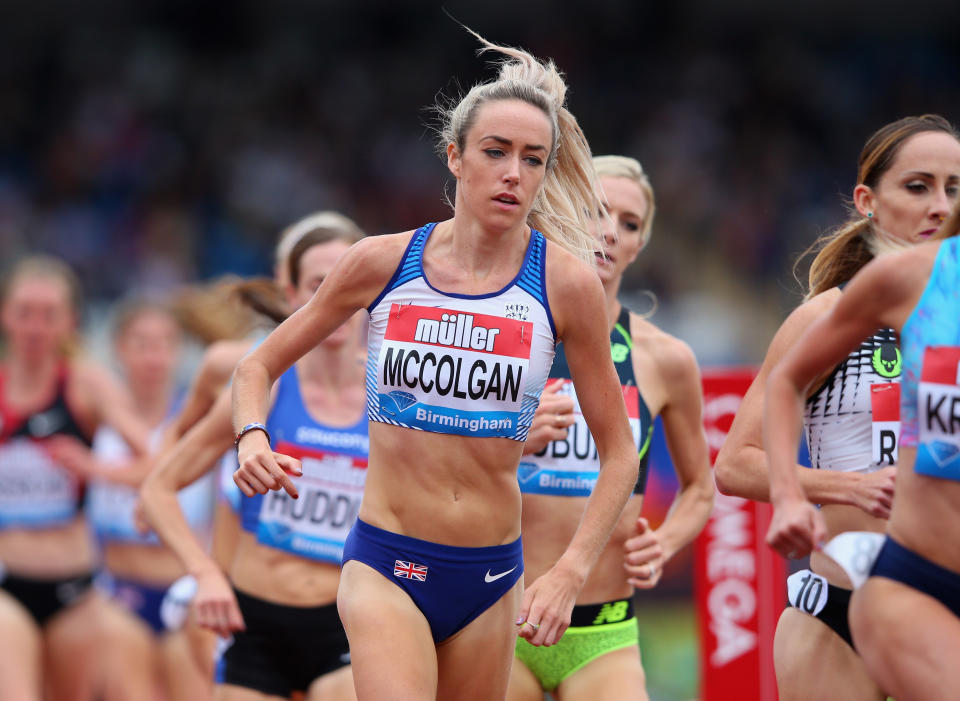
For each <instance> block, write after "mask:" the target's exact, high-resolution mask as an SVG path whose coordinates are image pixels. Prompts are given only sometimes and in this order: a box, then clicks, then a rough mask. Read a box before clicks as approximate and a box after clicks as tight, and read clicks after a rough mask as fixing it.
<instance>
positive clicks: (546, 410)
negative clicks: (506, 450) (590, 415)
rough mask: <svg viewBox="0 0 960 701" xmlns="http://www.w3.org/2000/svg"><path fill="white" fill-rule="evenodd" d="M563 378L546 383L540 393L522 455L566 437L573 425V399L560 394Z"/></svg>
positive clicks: (539, 449)
mask: <svg viewBox="0 0 960 701" xmlns="http://www.w3.org/2000/svg"><path fill="white" fill-rule="evenodd" d="M562 386H563V380H553V381H551V382H548V383H547V386H546V387H544V388H543V393H542V394H541V395H540V404H539V406H537V410H536V412H534V414H533V423H532V424H531V425H530V431H529V433H527V442H526V443H525V444H524V446H523V454H524V455H532V454H534V453H539V452H540V451H541V450H543V449H544V448H546V447H547V446H548V445H550V443H552V442H553V441H562V440H564V439H565V438H566V437H567V429H568V428H569V427H570V426H572V425H573V399H571V398H570V397H569V396H568V395H566V394H560V388H561V387H562Z"/></svg>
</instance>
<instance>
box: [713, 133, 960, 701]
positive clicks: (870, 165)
mask: <svg viewBox="0 0 960 701" xmlns="http://www.w3.org/2000/svg"><path fill="white" fill-rule="evenodd" d="M958 187H960V141H958V137H957V133H956V131H955V130H954V128H953V127H952V126H951V125H950V124H949V123H948V122H947V121H946V120H945V119H943V118H942V117H939V116H935V115H925V116H922V117H907V118H904V119H901V120H898V121H896V122H893V123H891V124H888V125H886V126H884V127H882V128H881V129H880V130H878V131H877V132H876V133H875V134H873V135H872V136H871V137H870V139H868V140H867V143H866V145H865V146H864V149H863V152H862V153H861V155H860V164H859V173H858V176H857V186H856V188H855V189H854V193H853V197H854V205H855V206H856V210H857V215H858V216H857V217H856V218H854V219H853V220H852V221H851V222H849V223H848V224H847V225H845V226H844V227H842V228H841V229H839V230H838V231H837V232H835V233H834V234H832V235H830V236H828V237H827V238H826V241H824V242H823V244H824V245H823V246H822V248H821V250H820V253H819V254H818V255H817V257H816V259H815V260H814V261H813V264H812V265H811V268H810V293H809V294H808V299H807V301H806V302H804V303H803V304H802V305H801V306H800V307H798V308H797V309H796V310H794V312H793V313H792V314H791V315H790V317H789V318H788V319H787V320H786V321H785V322H784V324H783V326H782V327H781V328H780V330H779V331H778V332H777V335H776V337H775V338H774V339H773V342H772V343H771V344H770V349H769V351H768V352H767V357H766V359H765V360H764V363H763V366H762V367H761V369H760V373H759V374H758V375H757V378H756V380H754V383H753V385H752V386H751V388H750V390H749V392H748V393H747V395H746V397H745V398H744V400H743V404H742V405H741V407H740V410H739V411H738V412H737V416H736V419H735V420H734V422H733V426H732V428H731V430H730V434H729V435H728V437H727V440H726V443H725V444H724V446H723V448H722V449H721V451H720V454H719V456H718V457H717V461H716V478H717V484H718V486H719V487H720V489H721V491H723V492H725V493H727V494H735V495H737V496H741V497H746V498H750V499H758V500H767V499H768V498H769V477H768V474H767V469H766V462H765V460H766V459H765V456H764V453H763V448H762V446H761V414H762V401H763V391H764V387H765V385H766V383H767V381H768V380H767V378H768V376H769V373H770V370H771V368H773V367H774V366H775V365H776V364H777V363H778V362H779V361H780V360H781V359H782V358H783V357H784V355H785V354H786V353H787V352H788V351H789V350H790V349H791V348H792V347H793V346H794V345H795V344H796V342H797V339H798V338H800V336H801V334H803V332H804V331H805V330H806V328H807V327H809V326H810V325H811V324H812V323H814V322H815V321H816V320H817V319H819V318H821V317H823V316H825V315H827V314H828V313H829V312H830V310H831V309H833V307H834V306H835V305H836V304H837V302H838V300H839V299H840V297H841V291H840V286H842V285H844V284H845V283H846V282H847V281H849V280H850V278H851V277H853V275H854V274H855V273H856V272H857V271H858V270H859V269H860V268H862V267H863V266H864V265H866V264H867V262H869V261H870V260H871V259H872V258H873V256H874V252H875V251H877V250H882V249H883V248H884V247H891V246H895V245H900V246H905V245H912V244H916V243H919V242H921V241H923V240H924V239H926V238H929V237H930V236H931V235H932V234H933V233H935V232H936V231H937V229H938V228H939V227H940V225H941V223H942V221H943V219H944V217H945V216H946V215H947V213H948V212H949V211H950V205H951V203H952V202H953V201H954V200H955V199H956V195H957V188H958ZM861 341H862V343H861V345H860V347H859V348H857V349H856V350H854V351H853V352H852V353H850V354H849V356H848V357H847V358H846V359H845V360H844V361H843V362H842V363H839V364H838V365H836V366H835V367H833V368H832V369H830V371H829V372H824V374H823V375H822V376H821V377H819V378H818V382H816V383H815V384H814V385H812V386H811V387H810V388H809V390H810V391H809V393H808V394H807V398H806V404H805V407H804V422H803V423H804V425H805V428H806V433H807V441H808V445H809V448H810V454H811V463H812V467H813V468H815V469H812V470H810V469H804V468H801V467H799V466H798V467H797V468H796V469H797V476H798V479H800V480H801V483H802V484H803V488H804V490H805V492H806V494H807V496H808V497H809V498H810V500H811V501H813V502H815V503H817V504H821V505H822V506H823V508H822V514H823V518H824V519H825V521H826V523H827V524H828V531H829V533H830V536H831V537H832V536H833V535H836V534H838V533H843V532H845V531H876V532H882V531H883V529H884V527H885V525H886V524H885V519H886V518H887V517H888V516H889V514H890V505H891V499H892V496H893V479H894V468H893V467H892V465H893V463H894V462H895V460H896V431H895V422H896V420H897V413H898V412H897V409H898V402H897V396H898V392H899V388H898V385H897V383H898V382H899V379H900V371H901V354H900V350H899V349H898V346H897V335H896V333H895V332H894V331H893V330H891V329H889V328H881V329H874V330H872V332H871V333H869V334H865V335H864V338H862V339H861ZM810 565H811V570H812V572H811V571H810V570H804V571H801V572H798V573H796V574H794V575H793V576H792V577H791V579H790V581H789V586H788V602H789V607H788V608H787V609H786V610H785V611H784V612H783V614H782V616H781V617H780V621H779V624H778V626H777V632H776V635H775V638H774V663H775V667H776V673H777V683H778V687H779V689H780V698H781V699H784V701H790V700H791V699H810V698H819V699H844V700H846V699H881V700H882V699H885V698H886V695H885V694H884V692H883V691H882V690H881V689H880V688H879V687H878V686H877V685H876V683H875V682H874V681H872V680H871V679H870V676H869V675H868V673H867V670H866V668H865V667H864V665H863V661H862V660H861V659H860V657H859V656H858V655H857V653H856V651H855V650H854V648H853V646H852V641H851V637H850V631H849V626H848V623H847V609H848V607H849V601H850V593H851V592H850V590H851V588H852V585H851V582H850V581H849V578H848V577H847V576H846V575H845V574H844V573H843V571H842V570H840V569H839V568H838V567H836V566H835V565H833V563H831V562H830V561H829V560H828V559H826V558H824V557H822V556H821V555H820V554H819V553H815V554H814V555H813V557H812V558H811V563H810ZM812 670H816V673H815V674H814V673H811V671H812ZM887 691H888V692H889V690H887Z"/></svg>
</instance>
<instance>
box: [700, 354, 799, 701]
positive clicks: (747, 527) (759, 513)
mask: <svg viewBox="0 0 960 701" xmlns="http://www.w3.org/2000/svg"><path fill="white" fill-rule="evenodd" d="M754 374H755V373H754V371H753V370H751V369H738V370H714V371H710V370H704V373H703V399H704V405H703V421H704V426H705V428H706V432H707V443H708V445H709V447H710V462H711V465H712V464H713V461H714V460H715V459H716V457H717V452H718V451H719V450H720V446H722V445H723V441H724V439H725V438H726V436H727V432H728V431H729V430H730V424H731V423H732V422H733V417H734V414H736V412H737V408H738V407H739V406H740V402H741V400H742V399H743V395H744V394H746V391H747V389H748V388H749V386H750V383H751V381H752V380H753V376H754ZM770 517H771V508H770V505H769V504H761V503H757V502H753V501H748V500H746V499H740V498H737V497H728V496H724V495H723V494H720V493H719V492H717V494H716V501H715V503H714V508H713V513H712V514H711V515H710V520H709V521H708V522H707V526H706V528H705V529H704V530H703V533H702V534H701V535H700V537H699V538H697V540H696V542H695V544H694V551H695V552H694V571H695V591H696V603H697V618H698V621H699V626H700V631H699V632H700V659H701V663H700V664H701V674H700V679H701V684H702V693H701V699H702V701H729V699H737V701H775V699H776V698H777V686H776V680H775V678H774V673H773V634H774V630H775V629H776V625H777V619H778V618H779V617H780V612H781V611H782V610H783V607H784V605H785V603H786V569H785V563H784V561H783V560H782V559H781V558H780V557H779V556H778V555H777V554H776V553H774V552H773V551H772V550H771V549H770V548H768V547H767V545H766V543H765V542H764V538H765V536H766V532H767V526H768V525H769V524H770Z"/></svg>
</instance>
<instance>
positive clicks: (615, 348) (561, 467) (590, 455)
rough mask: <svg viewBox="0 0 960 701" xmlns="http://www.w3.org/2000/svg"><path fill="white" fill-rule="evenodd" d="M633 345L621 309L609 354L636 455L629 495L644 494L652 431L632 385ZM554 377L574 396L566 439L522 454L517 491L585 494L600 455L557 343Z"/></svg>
mask: <svg viewBox="0 0 960 701" xmlns="http://www.w3.org/2000/svg"><path fill="white" fill-rule="evenodd" d="M632 348H633V338H632V337H631V335H630V312H629V311H628V310H627V308H626V307H623V308H621V311H620V317H619V318H618V319H617V323H616V324H614V326H613V329H612V330H611V331H610V354H611V356H612V357H613V364H614V367H615V368H616V370H617V375H618V376H619V378H620V386H621V389H622V390H623V399H624V402H625V404H626V406H627V418H628V419H629V420H630V429H631V431H632V432H633V440H634V442H635V443H636V445H637V449H638V451H639V456H640V473H639V476H638V479H637V484H636V486H635V487H634V490H633V491H634V494H643V492H644V490H645V488H646V482H647V479H646V477H647V462H648V457H649V456H648V452H647V451H648V449H649V447H650V437H651V435H652V433H653V418H652V417H651V415H650V409H649V408H648V407H647V404H646V402H644V401H643V396H642V395H641V394H640V390H639V388H638V387H637V378H636V376H635V375H634V372H633V358H632V357H631V350H632ZM554 378H560V379H562V380H563V384H562V386H561V387H560V390H559V392H560V393H562V394H566V395H569V396H570V398H571V399H572V400H573V416H574V423H573V425H572V426H570V428H569V429H568V430H567V437H566V439H565V440H562V441H553V442H552V443H550V444H549V445H548V446H547V447H546V448H544V449H543V450H542V451H540V452H539V453H536V454H535V455H525V456H523V458H522V459H521V461H520V467H519V469H518V473H517V474H518V477H519V480H520V491H521V492H523V493H524V494H550V495H554V496H564V497H588V496H590V494H591V493H592V492H593V488H594V486H595V485H596V483H597V477H598V476H599V475H600V458H599V456H598V455H597V446H596V444H595V443H594V442H593V436H592V435H591V434H590V431H589V429H588V428H587V422H586V421H585V420H584V418H583V414H581V412H580V402H579V401H578V400H577V393H576V391H575V389H574V386H573V381H572V380H571V379H570V368H569V366H568V365H567V358H566V355H565V354H564V352H563V344H560V345H559V346H557V355H556V358H555V359H554V361H553V367H552V368H551V370H550V379H554Z"/></svg>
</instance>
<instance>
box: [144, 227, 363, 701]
mask: <svg viewBox="0 0 960 701" xmlns="http://www.w3.org/2000/svg"><path fill="white" fill-rule="evenodd" d="M355 231H356V227H355V226H351V227H350V228H346V229H343V230H339V229H326V228H313V229H311V230H309V231H307V232H306V233H305V234H304V235H303V236H302V237H301V239H300V240H299V242H298V243H297V244H296V245H295V246H294V248H293V250H292V252H291V253H290V271H291V276H290V284H289V285H288V287H287V294H288V301H289V303H290V305H291V307H292V308H296V307H297V306H300V305H302V304H304V303H305V302H306V301H307V300H309V299H310V297H311V295H312V294H313V292H314V291H315V290H316V288H317V286H318V285H319V284H320V282H321V281H322V280H323V279H324V278H325V277H326V276H327V275H328V274H329V273H330V270H331V269H332V268H333V265H334V263H335V262H336V261H337V260H338V259H339V258H340V256H341V255H342V254H343V253H344V252H345V251H346V250H347V249H348V248H349V246H350V245H351V244H352V243H354V242H356V240H357V237H356V236H355ZM361 323H362V317H360V316H359V315H358V316H357V317H355V318H354V319H351V320H350V321H349V322H348V323H347V324H345V325H344V326H343V327H342V328H340V329H338V331H337V332H336V333H335V334H332V335H331V336H329V337H328V338H327V339H326V340H325V341H324V342H323V343H322V344H320V345H318V346H317V347H316V348H314V349H313V350H311V352H310V353H308V354H306V355H305V356H304V357H303V358H302V359H301V360H300V362H299V363H297V365H296V366H295V367H293V368H291V369H290V370H289V371H288V372H286V373H285V374H284V376H283V377H282V378H281V379H280V381H279V382H278V384H277V387H276V391H275V396H274V402H273V407H272V409H271V412H270V416H269V418H268V421H267V424H268V426H269V427H270V430H271V432H272V434H273V435H274V436H275V438H276V440H277V447H278V449H283V450H286V451H288V452H291V453H293V454H295V455H297V456H298V457H300V458H302V459H303V461H304V465H305V474H304V475H303V477H301V478H299V479H298V480H297V486H298V488H299V490H300V491H301V492H302V494H301V495H300V499H298V500H296V501H294V499H292V498H290V497H289V496H287V495H286V494H271V495H269V496H267V497H255V498H251V499H244V500H243V501H242V505H241V510H242V520H243V531H242V532H241V534H240V536H239V538H238V542H237V548H236V552H235V554H234V558H233V562H232V563H231V565H230V570H229V571H230V579H231V580H232V584H233V587H232V588H231V585H230V583H228V582H227V580H226V578H225V577H224V575H223V573H222V571H221V569H220V568H219V567H218V566H217V564H216V563H215V562H214V560H213V559H211V557H210V556H208V555H207V554H206V553H205V551H204V550H203V548H202V547H201V546H200V545H199V544H198V543H197V542H196V540H195V539H194V538H193V537H192V536H191V534H190V532H189V530H188V529H187V526H186V523H185V521H184V519H183V516H182V514H181V512H180V511H179V509H178V508H177V502H176V500H175V499H174V498H173V495H174V494H175V492H176V490H177V488H178V487H180V486H182V485H183V484H187V483H189V482H190V481H192V480H194V479H196V478H197V477H198V476H199V475H201V474H203V473H205V472H206V471H208V470H209V468H210V467H211V466H212V464H213V462H214V461H215V459H216V458H217V457H219V456H220V455H221V454H222V453H223V451H224V450H225V448H226V447H228V446H229V445H230V443H231V441H232V438H233V433H232V430H231V427H230V399H229V393H225V394H223V396H222V398H221V399H220V400H218V401H217V403H215V404H214V406H213V408H212V409H211V411H210V413H209V414H208V415H207V416H206V417H204V418H203V419H202V420H201V421H200V422H199V423H197V425H195V426H194V427H193V428H192V429H191V430H190V431H189V432H188V433H187V434H186V435H185V436H184V438H183V439H181V440H180V441H179V442H178V443H177V444H176V446H174V448H173V449H172V450H171V451H170V452H169V453H168V454H167V455H166V456H165V457H164V458H163V460H162V462H161V464H160V465H159V466H158V468H157V470H155V471H154V472H153V473H152V474H151V476H150V477H149V478H148V480H147V482H146V483H145V485H144V488H143V490H142V498H143V502H144V508H145V511H146V513H147V516H148V518H149V520H150V522H151V524H153V526H154V527H155V529H156V530H157V532H158V533H159V534H160V536H161V537H162V538H163V539H164V540H165V541H166V542H168V543H169V544H170V545H171V547H172V548H173V549H174V550H175V551H176V552H177V554H178V555H179V556H180V558H181V560H182V561H183V563H184V565H185V566H186V567H187V569H188V570H189V571H190V573H191V574H193V575H194V576H195V577H196V579H197V583H198V588H197V594H196V597H195V599H194V603H195V608H196V612H197V619H198V622H199V623H200V625H202V626H204V627H207V628H211V629H213V630H215V631H217V632H219V633H221V634H222V635H229V634H230V633H233V642H232V644H231V645H230V646H229V647H228V648H227V650H226V653H225V654H224V657H223V660H222V662H221V669H220V670H219V673H218V682H219V684H220V686H219V688H218V694H217V698H219V699H227V700H241V701H242V700H244V699H275V698H283V699H288V698H290V697H291V695H292V694H293V693H294V692H304V691H307V690H308V689H309V692H310V694H309V698H311V699H312V698H331V699H352V698H354V696H353V689H352V687H353V685H352V680H351V678H350V673H349V670H347V669H341V668H344V667H345V665H347V664H349V648H348V645H347V640H346V635H345V633H344V631H343V627H342V625H341V624H340V620H339V617H338V616H337V611H336V608H335V605H334V602H335V599H336V591H337V584H338V581H339V574H340V568H339V562H340V555H341V551H342V547H343V539H344V538H345V537H346V534H347V532H348V531H349V528H350V526H351V525H352V523H353V519H354V518H355V517H356V512H357V508H358V506H359V502H360V495H361V494H362V491H363V479H364V473H365V469H364V468H365V466H366V458H367V448H368V444H369V439H368V436H367V423H366V418H365V416H364V397H365V393H364V387H363V374H364V365H363V353H362V345H361V343H360V333H359V331H360V329H359V324H361ZM238 602H239V607H238ZM338 670H340V671H338Z"/></svg>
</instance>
